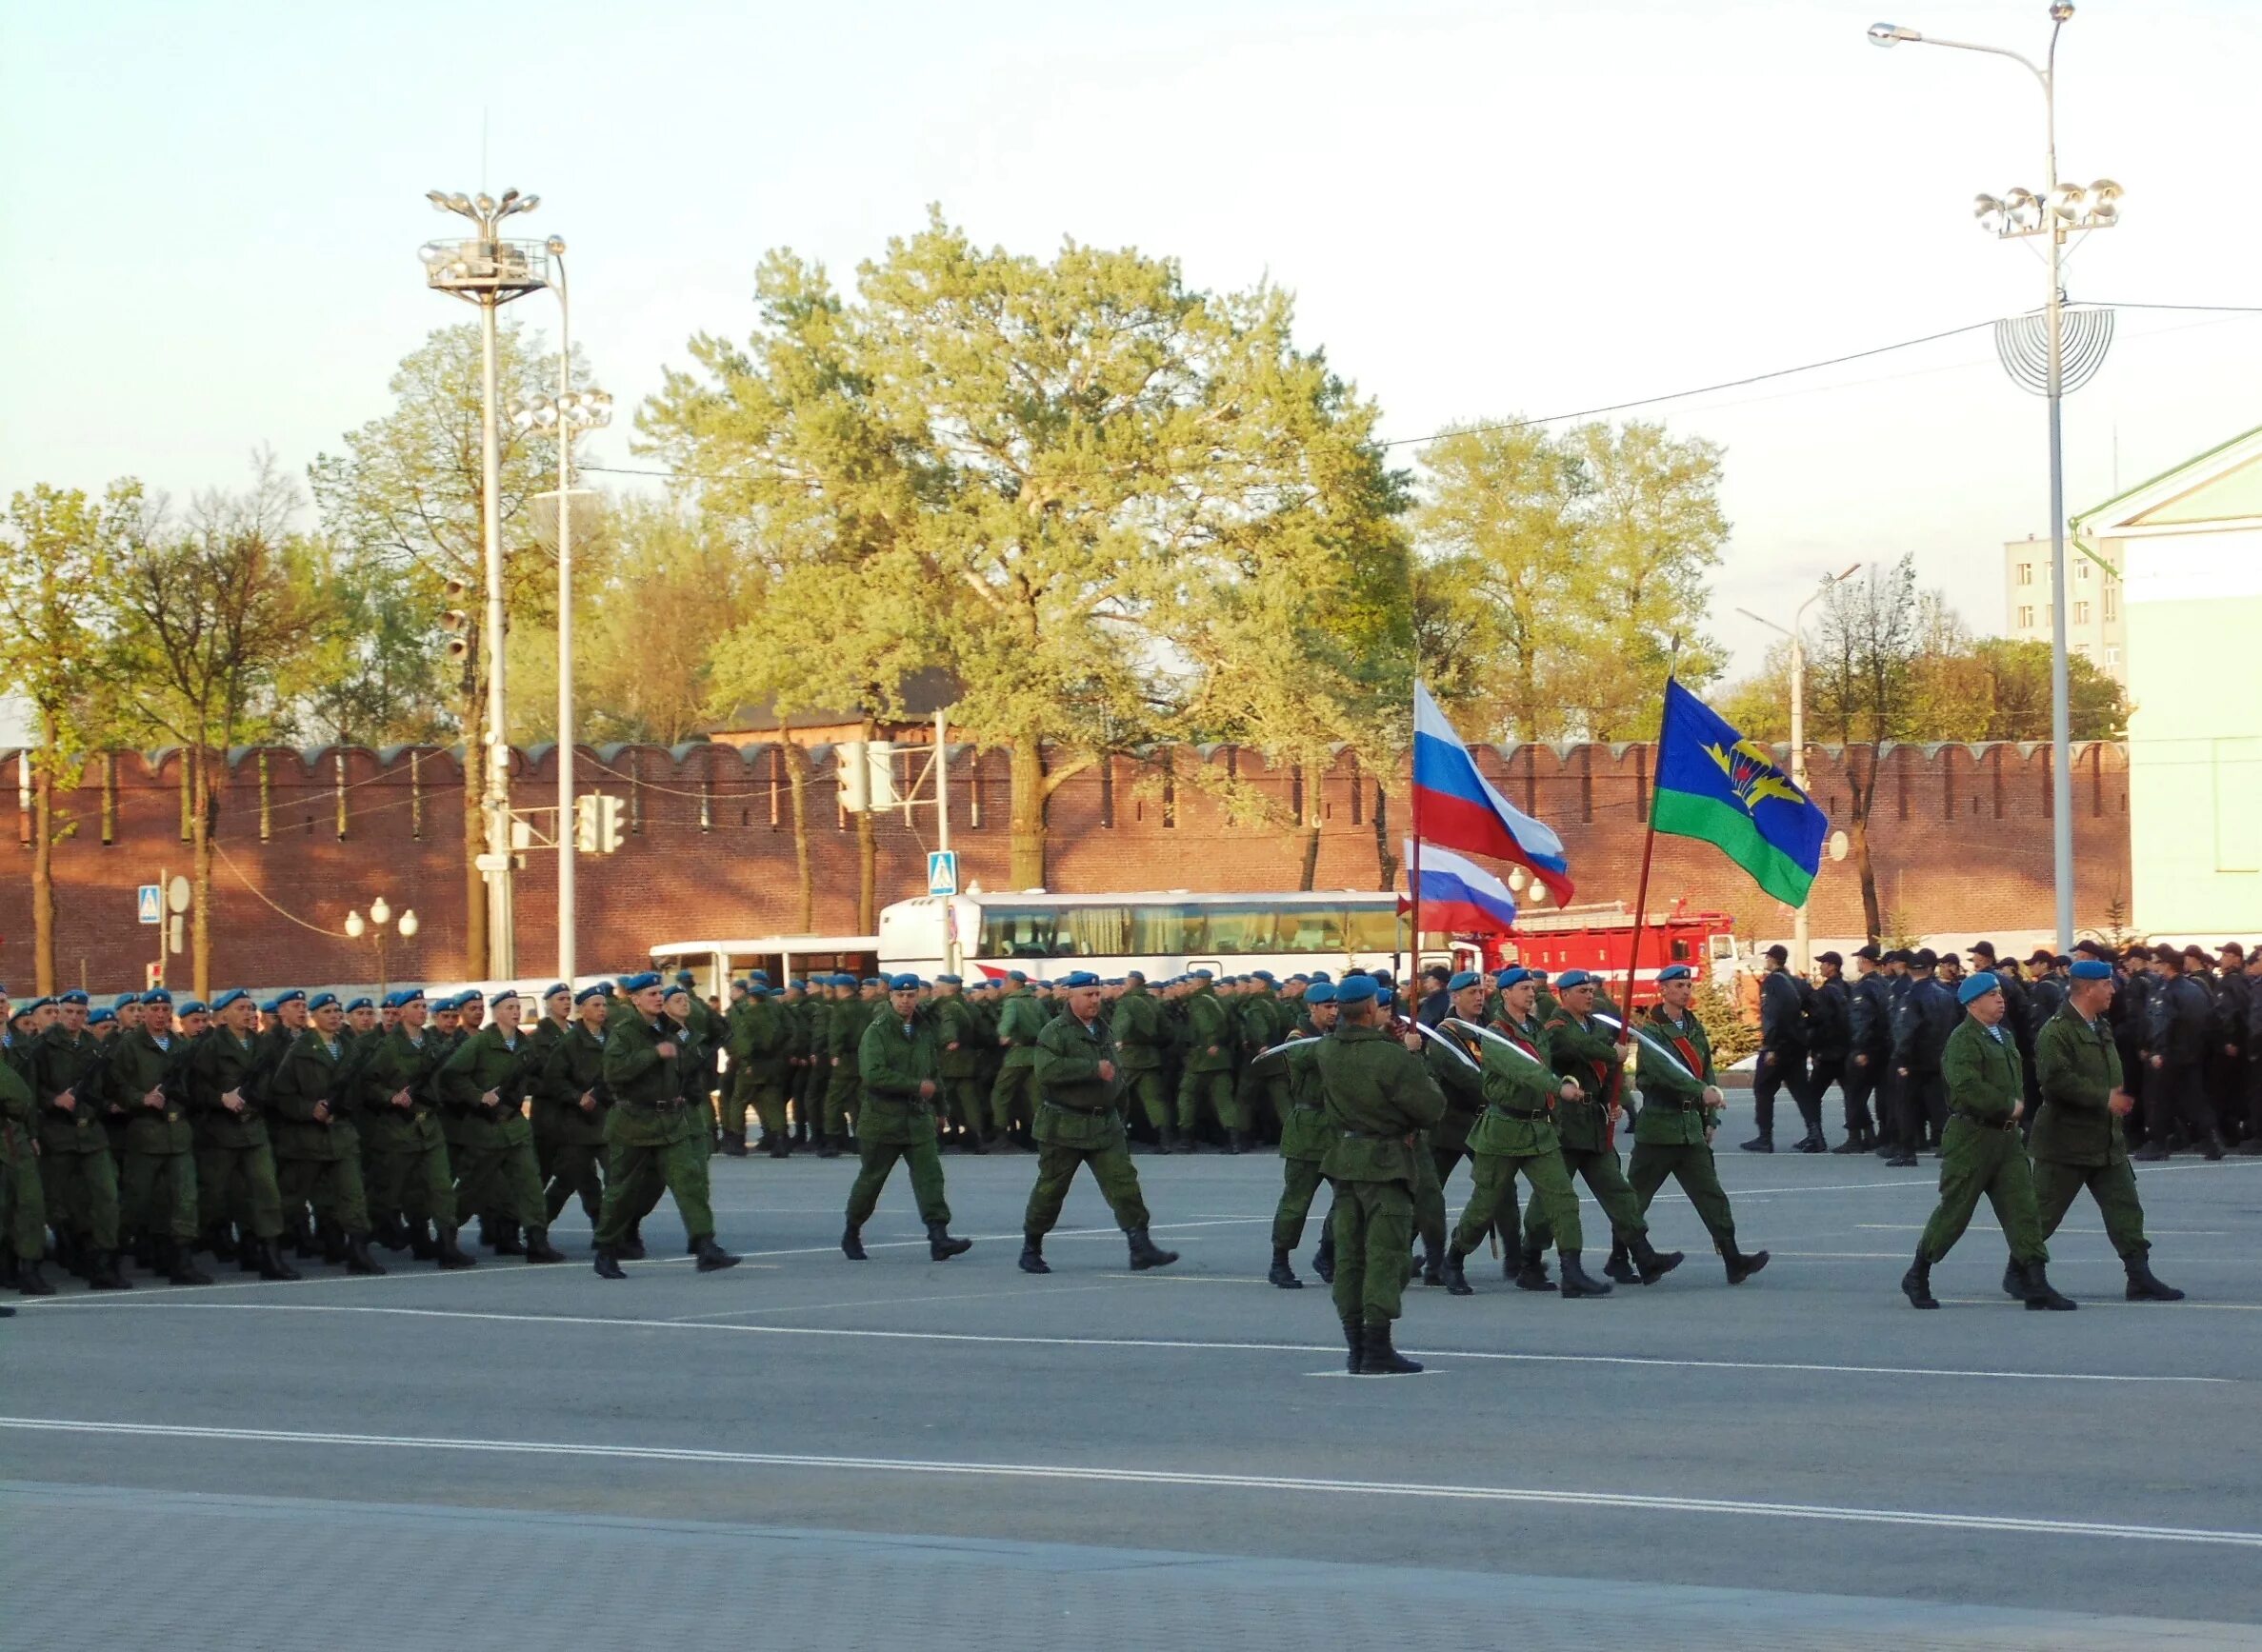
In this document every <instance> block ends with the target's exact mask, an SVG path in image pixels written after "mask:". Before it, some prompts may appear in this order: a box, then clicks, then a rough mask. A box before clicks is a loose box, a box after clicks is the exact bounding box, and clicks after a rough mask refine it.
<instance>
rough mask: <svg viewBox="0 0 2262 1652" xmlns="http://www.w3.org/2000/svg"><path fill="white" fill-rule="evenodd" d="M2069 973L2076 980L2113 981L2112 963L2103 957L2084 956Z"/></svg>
mask: <svg viewBox="0 0 2262 1652" xmlns="http://www.w3.org/2000/svg"><path fill="white" fill-rule="evenodd" d="M2069 973H2071V974H2072V977H2073V979H2074V980H2076V981H2111V980H2112V965H2110V964H2108V963H2106V962H2105V960H2104V959H2102V958H2084V959H2081V960H2080V961H2079V962H2077V963H2076V964H2075V965H2073V967H2072V970H2071V971H2070V972H2069Z"/></svg>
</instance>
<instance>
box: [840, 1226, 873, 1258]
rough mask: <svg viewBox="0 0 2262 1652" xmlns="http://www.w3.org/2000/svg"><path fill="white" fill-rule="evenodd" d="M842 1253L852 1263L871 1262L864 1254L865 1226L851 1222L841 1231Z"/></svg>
mask: <svg viewBox="0 0 2262 1652" xmlns="http://www.w3.org/2000/svg"><path fill="white" fill-rule="evenodd" d="M840 1253H841V1255H843V1256H845V1257H847V1258H848V1259H849V1260H850V1261H851V1262H870V1261H871V1258H870V1257H868V1256H866V1255H865V1254H864V1224H862V1223H861V1222H851V1223H850V1224H848V1225H847V1226H846V1227H844V1228H842V1229H841V1230H840Z"/></svg>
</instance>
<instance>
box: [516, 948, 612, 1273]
mask: <svg viewBox="0 0 2262 1652" xmlns="http://www.w3.org/2000/svg"><path fill="white" fill-rule="evenodd" d="M610 1007H611V997H610V996H609V995H608V994H607V993H606V991H605V988H604V987H603V986H585V987H583V988H582V989H581V990H580V991H579V992H577V993H575V994H574V995H573V1009H574V1020H573V1021H572V1023H571V1025H568V1026H567V1028H566V1030H565V1031H564V1032H563V1033H561V1034H560V1035H559V1036H558V1037H557V1038H556V1039H555V1040H553V1041H552V1042H551V1044H550V1053H549V1055H548V1056H546V1057H545V1058H544V1059H543V1063H542V1072H541V1076H540V1078H539V1080H538V1081H537V1083H536V1086H535V1090H534V1116H535V1117H536V1118H537V1119H539V1118H542V1117H544V1116H545V1115H547V1116H548V1118H549V1121H550V1124H549V1131H550V1177H549V1181H548V1182H547V1183H546V1184H544V1187H543V1194H542V1197H543V1207H544V1209H545V1211H546V1212H547V1213H548V1215H549V1218H550V1223H551V1224H552V1225H554V1224H556V1222H557V1219H558V1213H559V1212H560V1211H562V1210H564V1209H565V1207H566V1201H567V1200H569V1199H571V1198H572V1197H574V1196H575V1195H576V1194H578V1195H579V1196H580V1198H581V1208H582V1209H583V1210H584V1211H586V1212H587V1213H588V1215H589V1220H590V1227H591V1231H592V1232H593V1231H594V1230H595V1228H596V1225H597V1220H598V1218H599V1217H600V1216H601V1215H602V1214H603V1212H604V1208H605V1183H604V1178H603V1176H602V1175H601V1174H600V1173H599V1171H600V1167H601V1166H602V1164H603V1163H604V1159H605V1118H606V1113H607V1111H608V1109H609V1108H610V1107H611V1105H612V1098H611V1092H609V1091H608V1090H607V1089H606V1087H605V1019H606V1014H607V1011H608V1010H609V1008H610Z"/></svg>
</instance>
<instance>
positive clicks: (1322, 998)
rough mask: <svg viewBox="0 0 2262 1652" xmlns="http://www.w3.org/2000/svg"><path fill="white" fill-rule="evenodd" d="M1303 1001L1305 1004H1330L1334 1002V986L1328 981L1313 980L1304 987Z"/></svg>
mask: <svg viewBox="0 0 2262 1652" xmlns="http://www.w3.org/2000/svg"><path fill="white" fill-rule="evenodd" d="M1304 1002H1305V1003H1306V1004H1332V1003H1334V1002H1335V988H1334V986H1333V985H1331V984H1330V983H1328V982H1325V981H1321V982H1315V983H1314V984H1312V985H1310V986H1307V987H1306V988H1305V989H1304Z"/></svg>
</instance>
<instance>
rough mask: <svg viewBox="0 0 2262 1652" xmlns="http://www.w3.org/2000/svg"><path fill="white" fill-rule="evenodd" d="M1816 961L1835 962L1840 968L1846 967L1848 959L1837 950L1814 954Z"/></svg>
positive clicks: (1820, 962)
mask: <svg viewBox="0 0 2262 1652" xmlns="http://www.w3.org/2000/svg"><path fill="white" fill-rule="evenodd" d="M1814 962H1815V963H1817V964H1835V965H1837V966H1838V967H1839V968H1840V969H1843V968H1845V967H1846V960H1844V959H1843V958H1841V957H1839V956H1838V955H1837V954H1836V953H1835V952H1817V953H1815V954H1814Z"/></svg>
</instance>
